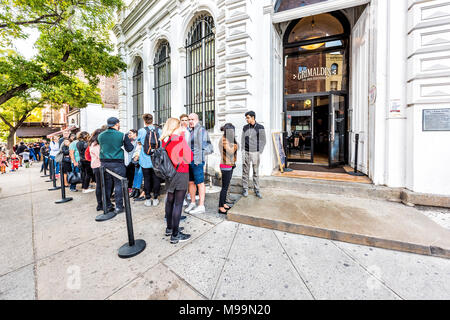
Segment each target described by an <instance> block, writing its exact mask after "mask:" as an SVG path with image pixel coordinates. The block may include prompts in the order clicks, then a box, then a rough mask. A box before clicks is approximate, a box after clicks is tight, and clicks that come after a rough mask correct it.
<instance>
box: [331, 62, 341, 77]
mask: <svg viewBox="0 0 450 320" xmlns="http://www.w3.org/2000/svg"><path fill="white" fill-rule="evenodd" d="M338 73H339V66H338V64H337V63H333V64H332V65H331V74H332V75H337V74H338Z"/></svg>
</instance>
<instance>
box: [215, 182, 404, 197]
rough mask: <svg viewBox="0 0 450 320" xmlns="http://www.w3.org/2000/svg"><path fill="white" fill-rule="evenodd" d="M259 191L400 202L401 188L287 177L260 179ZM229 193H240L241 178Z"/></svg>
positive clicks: (250, 186)
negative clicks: (272, 189)
mask: <svg viewBox="0 0 450 320" xmlns="http://www.w3.org/2000/svg"><path fill="white" fill-rule="evenodd" d="M259 181H260V187H261V191H262V192H263V193H264V189H269V188H275V189H289V190H296V191H298V192H299V194H318V193H319V194H320V193H324V194H336V195H345V196H351V197H360V198H368V199H379V200H388V201H395V202H401V194H402V191H403V189H402V188H388V187H385V186H375V185H373V184H365V183H355V182H340V181H327V180H314V179H299V178H289V177H275V176H270V177H261V178H260V180H259ZM214 184H216V185H220V184H221V182H220V180H218V179H214ZM249 188H250V189H252V188H253V183H252V182H251V181H250V183H249ZM230 192H232V193H241V192H242V178H240V177H235V178H232V179H231V185H230Z"/></svg>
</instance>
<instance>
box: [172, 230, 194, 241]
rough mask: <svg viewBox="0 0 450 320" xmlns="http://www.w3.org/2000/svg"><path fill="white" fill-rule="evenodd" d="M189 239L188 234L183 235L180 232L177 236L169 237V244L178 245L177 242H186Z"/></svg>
mask: <svg viewBox="0 0 450 320" xmlns="http://www.w3.org/2000/svg"><path fill="white" fill-rule="evenodd" d="M190 238H191V235H190V234H185V233H183V232H181V231H179V232H178V234H177V235H176V236H175V237H174V236H173V235H172V236H170V243H173V244H175V243H178V242H185V241H188V240H189V239H190Z"/></svg>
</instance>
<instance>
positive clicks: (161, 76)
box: [153, 41, 171, 125]
mask: <svg viewBox="0 0 450 320" xmlns="http://www.w3.org/2000/svg"><path fill="white" fill-rule="evenodd" d="M154 67H155V69H154V70H155V87H154V88H153V90H154V92H155V121H156V123H157V124H159V125H163V124H164V123H165V122H166V121H167V119H168V118H170V114H171V112H170V105H171V104H170V46H169V43H168V42H167V41H165V42H163V43H161V45H160V46H159V48H158V50H157V52H156V55H155V60H154Z"/></svg>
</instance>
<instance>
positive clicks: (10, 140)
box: [7, 128, 17, 153]
mask: <svg viewBox="0 0 450 320" xmlns="http://www.w3.org/2000/svg"><path fill="white" fill-rule="evenodd" d="M16 130H17V129H14V128H10V129H9V136H8V144H7V148H8V150H9V151H10V153H11V152H12V150H13V146H14V135H15V133H16Z"/></svg>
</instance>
